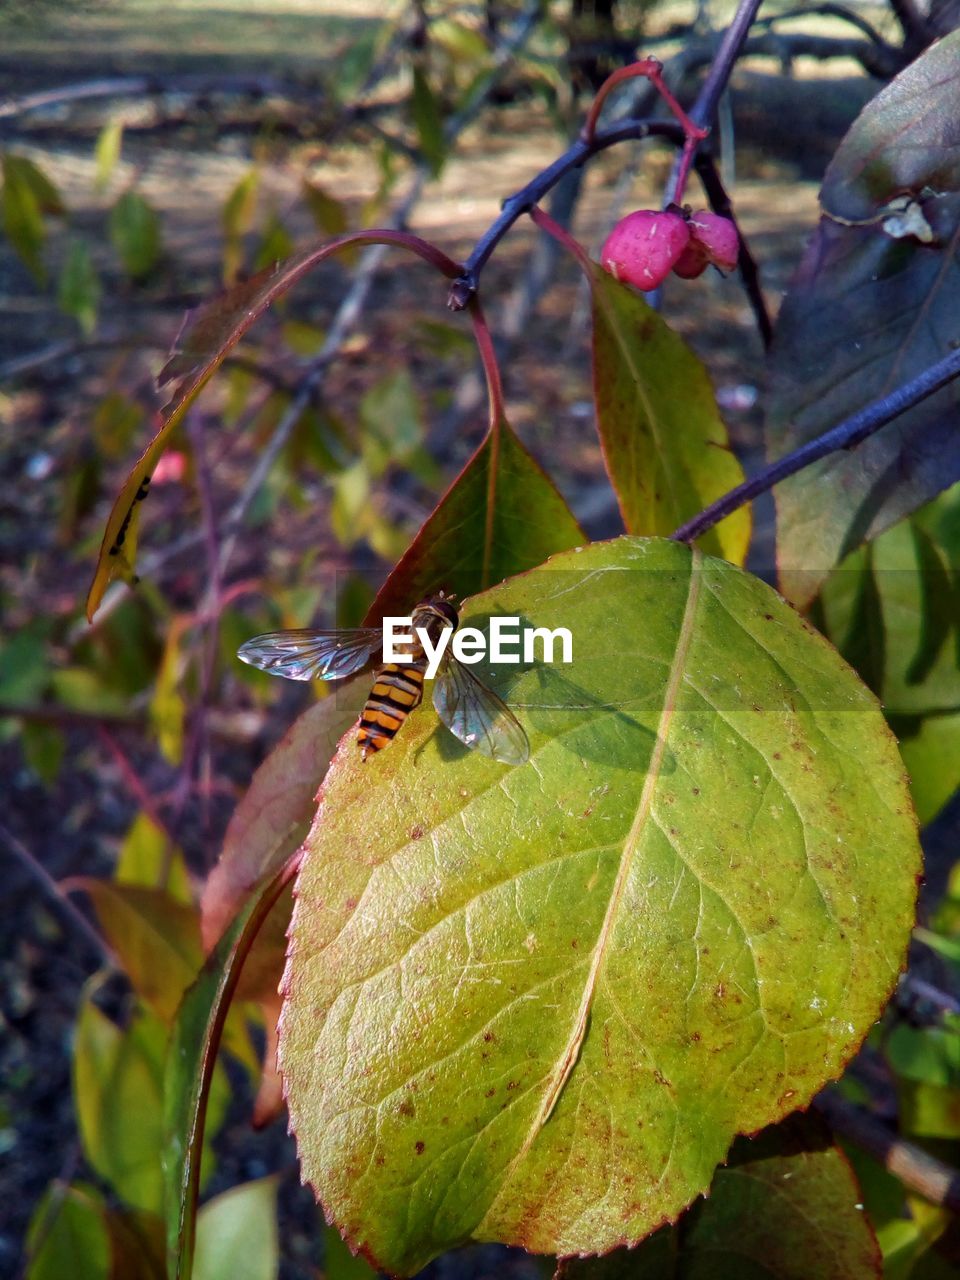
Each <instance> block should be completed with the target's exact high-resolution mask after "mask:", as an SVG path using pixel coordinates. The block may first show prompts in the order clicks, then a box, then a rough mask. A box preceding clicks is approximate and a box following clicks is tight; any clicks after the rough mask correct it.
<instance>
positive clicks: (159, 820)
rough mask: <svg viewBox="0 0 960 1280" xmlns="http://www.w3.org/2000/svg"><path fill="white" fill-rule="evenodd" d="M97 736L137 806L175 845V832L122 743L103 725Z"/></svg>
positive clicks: (99, 726)
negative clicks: (111, 758) (110, 756)
mask: <svg viewBox="0 0 960 1280" xmlns="http://www.w3.org/2000/svg"><path fill="white" fill-rule="evenodd" d="M97 736H98V737H99V739H100V742H101V744H102V745H103V746H104V747H106V749H107V750H108V751H109V752H110V754H111V755H112V756H113V759H114V762H115V763H116V765H117V767H118V768H119V770H120V773H121V774H122V776H123V779H124V781H125V782H126V784H127V786H128V788H129V789H130V793H131V795H132V796H133V798H134V799H135V800H136V802H137V804H138V805H139V806H140V808H141V809H142V810H143V812H144V813H145V814H146V815H147V817H148V818H149V819H150V821H151V822H152V823H153V825H154V826H155V827H156V828H157V830H158V831H162V832H163V834H164V835H165V836H166V838H167V841H168V842H169V843H170V844H173V843H174V839H173V832H172V831H171V830H170V828H169V826H168V825H167V823H166V821H165V820H164V818H163V816H162V814H161V813H160V810H159V809H158V808H157V806H156V804H155V803H154V799H153V796H152V795H151V794H150V792H149V791H148V790H147V788H146V787H145V786H144V783H143V780H142V778H141V777H140V775H139V774H138V773H137V771H136V769H135V768H134V767H133V765H132V764H131V763H130V760H129V759H128V758H127V754H126V752H125V751H124V750H123V748H122V747H121V746H120V743H119V742H118V741H117V740H116V738H115V737H114V736H113V734H112V733H111V732H110V731H109V729H107V727H106V726H105V725H103V724H100V725H98V726H97Z"/></svg>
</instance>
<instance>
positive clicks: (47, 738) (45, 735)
mask: <svg viewBox="0 0 960 1280" xmlns="http://www.w3.org/2000/svg"><path fill="white" fill-rule="evenodd" d="M21 741H22V743H23V754H24V758H25V760H26V762H27V764H28V765H29V766H30V768H31V769H32V770H33V771H34V773H35V774H36V775H37V777H38V778H39V779H40V780H41V782H45V783H47V784H48V785H49V784H50V783H52V782H55V781H56V778H57V774H58V773H59V772H60V765H61V763H62V761H63V753H64V751H65V750H66V745H67V744H66V739H65V738H64V736H63V733H62V731H61V730H60V729H58V728H56V726H54V725H50V724H40V723H33V722H31V721H29V720H28V721H27V722H26V723H25V724H24V726H23V729H22V730H21Z"/></svg>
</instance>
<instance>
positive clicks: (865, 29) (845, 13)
mask: <svg viewBox="0 0 960 1280" xmlns="http://www.w3.org/2000/svg"><path fill="white" fill-rule="evenodd" d="M813 17H822V18H838V19H839V20H840V21H841V22H849V23H850V25H851V26H852V27H856V28H857V30H858V31H860V32H862V33H863V35H865V36H866V37H867V39H868V40H870V41H872V43H873V44H876V45H880V46H881V47H882V48H884V49H891V48H892V46H891V45H890V44H888V42H887V41H886V40H884V38H883V36H882V35H881V34H880V32H879V31H878V30H877V29H876V27H875V26H873V25H872V24H871V23H869V22H868V21H867V20H866V18H861V16H860V14H859V13H854V12H853V10H852V9H847V8H845V6H844V5H842V4H810V5H802V6H800V7H799V8H796V9H783V10H782V11H781V12H780V13H772V14H771V15H770V16H769V17H768V18H758V19H757V22H756V24H755V27H763V28H764V29H765V30H769V29H771V28H772V27H773V26H774V25H775V24H776V23H778V22H789V21H791V20H795V19H797V18H813Z"/></svg>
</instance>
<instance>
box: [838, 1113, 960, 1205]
mask: <svg viewBox="0 0 960 1280" xmlns="http://www.w3.org/2000/svg"><path fill="white" fill-rule="evenodd" d="M813 1105H814V1107H815V1108H816V1110H817V1111H819V1112H820V1114H821V1115H822V1116H823V1117H824V1119H825V1120H826V1121H827V1123H828V1124H829V1126H830V1128H831V1129H832V1130H833V1131H834V1133H838V1134H840V1135H841V1137H844V1138H847V1139H849V1141H850V1142H852V1143H853V1144H854V1145H855V1146H858V1147H862V1148H863V1150H864V1151H866V1152H867V1153H868V1154H869V1155H872V1156H873V1157H874V1158H875V1159H877V1160H879V1161H880V1163H881V1164H882V1165H883V1166H884V1167H885V1168H886V1169H887V1170H888V1171H889V1172H890V1173H892V1174H893V1175H894V1177H895V1178H899V1180H900V1181H901V1182H902V1183H903V1184H904V1186H906V1187H909V1189H910V1190H911V1191H915V1192H916V1193H917V1194H918V1195H920V1196H922V1197H923V1198H924V1200H927V1201H929V1202H930V1204H937V1205H942V1206H943V1208H945V1209H949V1210H950V1212H951V1213H960V1172H958V1171H957V1170H956V1169H953V1168H951V1167H950V1165H948V1164H944V1163H943V1161H942V1160H937V1159H936V1158H935V1157H934V1156H931V1155H928V1153H927V1152H926V1151H924V1150H923V1149H922V1148H921V1147H918V1146H916V1144H915V1143H912V1142H908V1141H906V1139H904V1138H901V1137H899V1136H898V1135H897V1134H896V1133H894V1132H893V1130H891V1129H889V1128H888V1127H887V1126H886V1125H885V1124H883V1123H881V1121H879V1120H877V1119H875V1118H874V1117H873V1116H872V1115H870V1113H869V1112H868V1111H865V1110H864V1109H863V1108H862V1107H855V1106H853V1105H852V1104H851V1103H849V1102H846V1101H845V1100H844V1099H843V1098H842V1097H840V1095H839V1094H838V1093H837V1092H836V1091H835V1090H834V1089H827V1090H825V1091H824V1092H823V1093H821V1094H820V1095H819V1096H818V1097H817V1098H816V1100H815V1101H814V1103H813Z"/></svg>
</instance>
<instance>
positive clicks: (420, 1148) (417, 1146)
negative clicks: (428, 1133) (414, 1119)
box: [414, 1142, 426, 1156]
mask: <svg viewBox="0 0 960 1280" xmlns="http://www.w3.org/2000/svg"><path fill="white" fill-rule="evenodd" d="M414 1150H415V1151H416V1153H417V1155H418V1156H422V1155H423V1153H424V1151H425V1150H426V1144H425V1143H423V1142H417V1143H415V1144H414Z"/></svg>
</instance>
